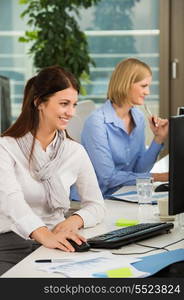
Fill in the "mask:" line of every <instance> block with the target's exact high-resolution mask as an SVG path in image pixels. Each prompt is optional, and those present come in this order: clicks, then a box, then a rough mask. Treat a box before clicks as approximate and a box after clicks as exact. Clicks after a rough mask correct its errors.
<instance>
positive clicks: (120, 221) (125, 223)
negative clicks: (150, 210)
mask: <svg viewBox="0 0 184 300" xmlns="http://www.w3.org/2000/svg"><path fill="white" fill-rule="evenodd" d="M138 223H139V222H138V221H137V220H128V219H126V218H120V219H118V220H117V221H116V223H115V225H116V226H132V225H136V224H138Z"/></svg>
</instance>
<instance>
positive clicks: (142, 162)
mask: <svg viewBox="0 0 184 300" xmlns="http://www.w3.org/2000/svg"><path fill="white" fill-rule="evenodd" d="M163 147H164V146H163V144H157V143H156V142H155V141H154V140H153V141H152V143H151V145H150V146H149V148H148V149H145V146H144V141H143V148H142V151H141V153H140V157H139V158H138V159H137V162H136V164H135V168H134V170H135V172H145V170H146V171H150V170H151V169H152V168H153V164H154V163H155V161H156V159H157V157H158V154H159V153H160V151H161V150H162V148H163Z"/></svg>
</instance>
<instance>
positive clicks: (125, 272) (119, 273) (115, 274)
mask: <svg viewBox="0 0 184 300" xmlns="http://www.w3.org/2000/svg"><path fill="white" fill-rule="evenodd" d="M106 274H107V275H108V277H110V278H127V277H132V276H133V273H132V270H131V269H130V268H128V267H125V268H119V269H114V270H109V271H107V272H106Z"/></svg>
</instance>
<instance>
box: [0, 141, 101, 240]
mask: <svg viewBox="0 0 184 300" xmlns="http://www.w3.org/2000/svg"><path fill="white" fill-rule="evenodd" d="M66 142H67V143H68V144H69V151H68V153H67V155H66V156H67V157H66V159H64V160H63V163H62V165H61V167H60V170H59V174H60V176H61V181H62V184H63V186H64V188H65V190H66V193H67V195H68V197H69V194H70V187H71V185H73V184H74V183H76V186H77V189H78V193H79V195H80V198H81V209H80V210H78V211H77V212H76V213H77V214H78V215H80V216H81V217H82V219H83V221H84V227H92V226H95V225H96V224H97V223H100V222H101V221H102V220H103V218H104V215H105V206H104V200H103V197H102V194H101V191H100V188H99V186H98V182H97V178H96V175H95V172H94V169H93V166H92V164H91V161H90V159H89V157H88V155H87V153H86V151H85V149H84V148H83V146H82V145H81V144H79V143H76V142H74V141H72V140H70V139H66ZM54 143H55V139H54V140H53V141H52V143H51V144H49V145H48V147H47V149H46V151H44V150H42V148H41V145H40V143H39V141H38V140H36V145H37V146H39V147H40V148H41V151H42V152H43V156H46V158H47V159H48V161H49V160H50V157H49V155H50V154H51V153H52V151H53V145H54ZM68 201H70V200H69V198H68ZM61 211H62V210H61V209H59V210H57V209H56V210H55V211H54V213H53V212H51V209H50V207H49V205H48V203H47V200H46V197H45V190H44V188H43V184H42V183H41V182H39V181H37V180H36V179H35V178H33V177H32V176H31V174H30V171H29V163H28V161H27V160H26V159H25V156H24V155H23V153H22V151H21V150H20V148H19V146H18V144H17V142H16V140H15V138H12V137H1V138H0V233H3V232H8V231H11V230H12V231H14V232H16V233H17V234H19V235H20V236H22V237H23V238H26V239H28V238H29V235H30V233H31V232H32V231H34V230H35V229H37V228H39V227H41V226H47V227H48V228H49V229H52V228H53V227H54V226H55V225H56V224H58V223H59V222H61V221H62V220H64V219H65V218H64V214H63V211H62V213H61Z"/></svg>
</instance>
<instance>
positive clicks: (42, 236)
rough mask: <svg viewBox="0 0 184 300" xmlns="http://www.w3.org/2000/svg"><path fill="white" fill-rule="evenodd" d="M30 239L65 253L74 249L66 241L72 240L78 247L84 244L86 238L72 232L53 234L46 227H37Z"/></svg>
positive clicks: (65, 231)
mask: <svg viewBox="0 0 184 300" xmlns="http://www.w3.org/2000/svg"><path fill="white" fill-rule="evenodd" d="M30 237H31V238H32V239H34V240H36V241H37V242H39V243H40V244H42V245H43V246H45V247H47V248H51V249H55V248H57V249H60V250H63V251H66V252H74V251H75V249H74V248H73V246H72V245H71V244H70V242H69V241H68V240H73V241H74V242H76V243H77V244H78V245H81V244H82V242H86V238H85V237H83V236H82V235H80V234H78V233H77V232H74V231H72V230H61V231H59V232H57V233H53V232H52V231H50V230H49V229H48V228H47V227H46V226H43V227H39V228H37V229H36V230H34V231H33V232H32V233H31V234H30Z"/></svg>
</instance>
